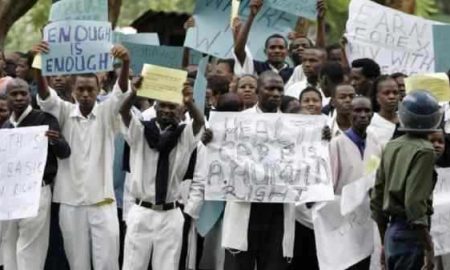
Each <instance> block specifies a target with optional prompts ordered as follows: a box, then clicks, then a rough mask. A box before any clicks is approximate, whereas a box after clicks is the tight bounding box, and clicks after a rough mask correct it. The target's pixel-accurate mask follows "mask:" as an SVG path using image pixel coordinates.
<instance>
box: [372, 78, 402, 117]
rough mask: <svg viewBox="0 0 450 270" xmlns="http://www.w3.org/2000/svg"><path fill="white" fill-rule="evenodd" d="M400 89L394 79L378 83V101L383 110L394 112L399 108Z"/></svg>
mask: <svg viewBox="0 0 450 270" xmlns="http://www.w3.org/2000/svg"><path fill="white" fill-rule="evenodd" d="M399 97H400V96H399V91H398V86H397V83H396V82H395V80H394V79H388V80H385V81H382V82H380V83H379V84H378V91H377V102H378V104H380V108H381V110H384V111H387V112H392V111H395V110H397V106H398V101H399Z"/></svg>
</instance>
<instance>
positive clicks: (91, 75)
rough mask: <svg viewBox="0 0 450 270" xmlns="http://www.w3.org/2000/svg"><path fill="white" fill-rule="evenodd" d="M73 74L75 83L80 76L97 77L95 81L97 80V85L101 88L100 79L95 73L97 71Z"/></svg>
mask: <svg viewBox="0 0 450 270" xmlns="http://www.w3.org/2000/svg"><path fill="white" fill-rule="evenodd" d="M72 76H73V83H74V84H75V83H76V81H77V78H78V77H81V78H95V81H96V82H97V86H98V88H100V81H99V80H98V77H97V75H95V73H81V74H76V75H72Z"/></svg>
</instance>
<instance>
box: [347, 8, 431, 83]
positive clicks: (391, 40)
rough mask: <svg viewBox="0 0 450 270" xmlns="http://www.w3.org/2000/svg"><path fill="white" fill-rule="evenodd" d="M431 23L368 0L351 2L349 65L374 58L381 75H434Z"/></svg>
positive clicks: (348, 24)
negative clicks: (362, 59)
mask: <svg viewBox="0 0 450 270" xmlns="http://www.w3.org/2000/svg"><path fill="white" fill-rule="evenodd" d="M433 24H440V23H439V22H435V21H430V20H425V19H423V18H420V17H417V16H413V15H409V14H406V13H403V12H401V11H398V10H395V9H392V8H388V7H385V6H382V5H380V4H377V3H375V2H373V1H369V0H352V1H351V2H350V7H349V19H348V21H347V25H346V34H345V36H346V37H347V40H348V46H347V57H348V58H349V62H351V61H353V60H355V59H358V58H371V59H374V60H375V61H376V62H377V63H378V64H379V65H380V67H381V73H382V74H391V73H394V72H403V73H405V74H408V75H410V74H414V73H432V72H434V68H435V65H434V46H433V29H432V25H433Z"/></svg>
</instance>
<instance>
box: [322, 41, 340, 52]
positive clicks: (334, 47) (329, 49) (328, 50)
mask: <svg viewBox="0 0 450 270" xmlns="http://www.w3.org/2000/svg"><path fill="white" fill-rule="evenodd" d="M337 49H339V50H340V49H341V45H339V43H333V44H330V45H328V46H327V47H326V48H325V50H326V51H327V54H330V53H331V51H332V50H337Z"/></svg>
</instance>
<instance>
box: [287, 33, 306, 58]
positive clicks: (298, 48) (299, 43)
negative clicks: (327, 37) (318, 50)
mask: <svg viewBox="0 0 450 270" xmlns="http://www.w3.org/2000/svg"><path fill="white" fill-rule="evenodd" d="M310 47H311V45H310V43H309V41H308V39H306V38H304V37H301V38H297V39H294V40H293V41H292V42H291V44H290V45H289V54H290V56H291V58H292V61H294V63H296V64H301V63H302V54H303V52H304V51H305V49H307V48H310Z"/></svg>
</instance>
